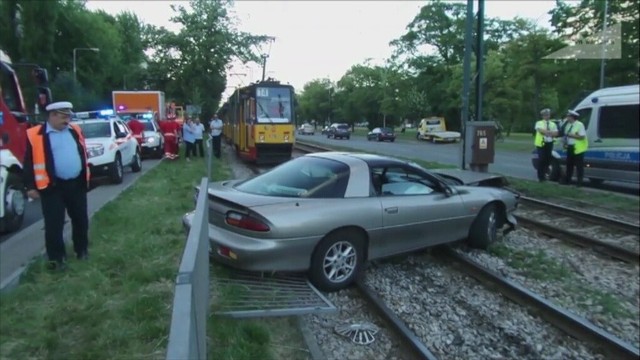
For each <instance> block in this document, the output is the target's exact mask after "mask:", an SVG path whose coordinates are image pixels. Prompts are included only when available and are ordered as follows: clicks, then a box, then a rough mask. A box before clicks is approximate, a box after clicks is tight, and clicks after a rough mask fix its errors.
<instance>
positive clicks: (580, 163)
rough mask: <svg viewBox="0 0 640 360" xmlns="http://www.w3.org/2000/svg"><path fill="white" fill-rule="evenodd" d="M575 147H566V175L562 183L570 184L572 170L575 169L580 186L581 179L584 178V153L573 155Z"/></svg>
mask: <svg viewBox="0 0 640 360" xmlns="http://www.w3.org/2000/svg"><path fill="white" fill-rule="evenodd" d="M574 151H575V146H573V145H569V146H567V174H566V177H565V178H564V181H565V182H566V183H567V184H570V183H571V178H572V177H573V168H574V166H575V168H576V175H577V178H578V185H582V179H583V178H584V153H581V154H575V153H574Z"/></svg>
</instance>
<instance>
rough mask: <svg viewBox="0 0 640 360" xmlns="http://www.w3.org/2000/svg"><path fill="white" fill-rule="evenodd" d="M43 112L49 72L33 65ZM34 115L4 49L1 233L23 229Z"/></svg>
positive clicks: (0, 75)
mask: <svg viewBox="0 0 640 360" xmlns="http://www.w3.org/2000/svg"><path fill="white" fill-rule="evenodd" d="M32 75H33V77H34V80H35V82H36V85H37V93H38V99H37V106H38V109H39V110H40V112H42V113H44V108H45V106H46V105H47V104H49V103H50V102H51V91H50V90H49V87H48V77H47V71H46V70H45V69H42V68H40V67H36V66H32ZM29 120H30V115H29V114H28V111H27V108H26V106H25V102H24V98H23V96H22V88H21V86H20V82H19V81H18V76H17V74H16V71H15V70H14V69H13V64H12V63H11V59H10V58H9V56H8V55H7V54H6V53H5V52H4V51H2V50H0V200H1V201H0V233H9V232H14V231H17V230H19V229H20V228H21V227H22V220H23V218H24V210H25V204H26V200H27V198H26V194H25V191H24V185H23V184H22V161H23V159H24V155H25V151H26V148H27V129H28V128H29V126H30V125H31V124H30V121H29Z"/></svg>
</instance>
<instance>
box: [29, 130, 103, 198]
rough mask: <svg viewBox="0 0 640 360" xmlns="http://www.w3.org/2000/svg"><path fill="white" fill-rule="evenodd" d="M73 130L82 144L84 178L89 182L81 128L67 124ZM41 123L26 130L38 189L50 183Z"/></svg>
mask: <svg viewBox="0 0 640 360" xmlns="http://www.w3.org/2000/svg"><path fill="white" fill-rule="evenodd" d="M69 125H70V126H71V128H72V129H73V130H75V132H76V134H78V141H79V142H80V145H81V146H82V150H83V151H82V156H83V157H84V163H85V166H86V171H85V173H86V178H87V185H88V184H89V180H90V178H91V173H90V172H89V162H88V161H87V146H86V144H85V142H84V135H82V130H81V129H80V127H79V126H78V125H76V124H69ZM42 127H43V125H37V126H34V127H32V128H29V129H28V130H27V138H28V139H29V143H30V144H31V150H32V151H31V157H32V159H33V175H34V177H35V180H36V188H37V189H38V190H43V189H46V188H47V186H49V184H50V183H51V180H50V179H49V174H48V173H47V168H46V159H45V151H44V138H43V136H42V134H41V133H40V132H41V131H42Z"/></svg>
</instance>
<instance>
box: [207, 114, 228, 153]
mask: <svg viewBox="0 0 640 360" xmlns="http://www.w3.org/2000/svg"><path fill="white" fill-rule="evenodd" d="M223 125H224V124H223V123H222V120H220V119H219V118H218V114H213V118H212V119H211V121H210V122H209V128H210V129H211V144H212V146H213V155H214V156H215V157H216V158H218V159H220V138H221V136H222V126H223Z"/></svg>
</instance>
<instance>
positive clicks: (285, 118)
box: [256, 87, 291, 124]
mask: <svg viewBox="0 0 640 360" xmlns="http://www.w3.org/2000/svg"><path fill="white" fill-rule="evenodd" d="M256 114H257V121H258V123H278V124H283V123H290V122H291V90H290V89H289V88H286V87H277V88H275V87H274V88H269V87H259V88H257V89H256Z"/></svg>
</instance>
